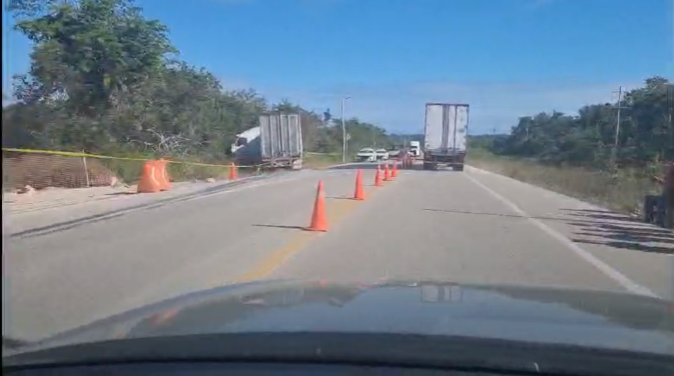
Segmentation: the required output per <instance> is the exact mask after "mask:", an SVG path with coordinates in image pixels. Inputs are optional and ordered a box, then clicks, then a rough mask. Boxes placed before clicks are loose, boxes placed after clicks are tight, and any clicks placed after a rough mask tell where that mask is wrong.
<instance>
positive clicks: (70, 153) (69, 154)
mask: <svg viewBox="0 0 674 376" xmlns="http://www.w3.org/2000/svg"><path fill="white" fill-rule="evenodd" d="M2 151H9V152H16V153H33V154H48V155H60V156H64V157H89V158H99V159H116V160H120V161H139V162H147V161H150V160H152V159H151V158H128V157H112V156H109V155H99V154H89V153H81V152H79V153H78V152H73V151H56V150H36V149H15V148H2ZM166 161H168V162H169V163H182V164H189V165H194V166H206V167H228V168H229V167H231V165H230V164H210V163H199V162H187V161H176V160H171V159H167V160H166ZM259 166H261V165H257V166H236V167H237V168H242V167H243V168H255V167H259Z"/></svg>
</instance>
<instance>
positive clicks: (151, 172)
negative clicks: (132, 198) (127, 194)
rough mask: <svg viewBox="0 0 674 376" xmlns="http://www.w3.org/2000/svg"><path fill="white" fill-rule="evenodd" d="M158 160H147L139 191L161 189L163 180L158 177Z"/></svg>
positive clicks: (146, 191) (147, 191) (156, 190)
mask: <svg viewBox="0 0 674 376" xmlns="http://www.w3.org/2000/svg"><path fill="white" fill-rule="evenodd" d="M156 162H157V161H154V160H153V161H147V162H145V164H144V165H143V172H142V174H141V175H140V181H139V182H138V188H137V189H138V193H155V192H159V191H161V188H162V186H161V182H160V181H159V179H157V172H158V171H157V163H156Z"/></svg>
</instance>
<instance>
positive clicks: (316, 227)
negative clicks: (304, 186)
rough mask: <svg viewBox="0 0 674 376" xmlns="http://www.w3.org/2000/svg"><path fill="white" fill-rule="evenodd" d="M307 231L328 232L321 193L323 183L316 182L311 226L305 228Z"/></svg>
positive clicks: (323, 198)
mask: <svg viewBox="0 0 674 376" xmlns="http://www.w3.org/2000/svg"><path fill="white" fill-rule="evenodd" d="M307 230H309V231H323V232H327V231H328V220H327V218H326V217H325V193H323V182H322V181H319V182H318V189H317V190H316V202H315V203H314V213H313V215H312V216H311V224H310V225H309V227H308V228H307Z"/></svg>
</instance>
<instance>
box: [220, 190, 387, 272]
mask: <svg viewBox="0 0 674 376" xmlns="http://www.w3.org/2000/svg"><path fill="white" fill-rule="evenodd" d="M375 190H376V189H368V188H366V189H365V194H366V198H365V201H357V200H349V199H330V198H328V199H326V200H325V201H326V208H325V209H326V217H327V220H328V225H329V226H330V227H332V226H333V225H334V224H336V223H338V222H339V221H340V220H341V219H342V218H344V217H345V216H346V215H347V214H349V213H350V212H352V211H353V210H354V209H355V208H356V207H358V205H359V204H360V203H364V202H366V201H367V199H368V198H369V197H370V195H371V194H372V192H374V191H375ZM328 231H330V228H329V229H328ZM322 234H324V233H321V232H310V231H299V232H297V233H295V234H294V235H293V236H292V237H291V238H290V240H289V241H288V243H287V244H286V245H284V246H283V247H281V248H279V249H277V250H275V251H274V252H272V253H271V254H269V256H267V257H265V258H264V259H263V260H261V261H260V262H259V263H258V264H257V265H255V267H253V268H252V269H250V270H249V271H247V272H245V273H244V274H242V275H240V276H238V277H236V278H234V280H233V283H243V282H250V281H254V280H258V279H264V278H266V277H268V276H270V275H271V274H272V273H273V272H274V271H276V269H278V268H279V267H280V266H281V265H283V264H284V263H285V262H286V261H288V259H290V257H292V256H293V255H295V254H297V253H299V252H300V251H302V250H303V249H304V248H305V247H306V246H307V244H309V242H310V241H311V240H313V239H315V238H316V237H318V236H320V235H322Z"/></svg>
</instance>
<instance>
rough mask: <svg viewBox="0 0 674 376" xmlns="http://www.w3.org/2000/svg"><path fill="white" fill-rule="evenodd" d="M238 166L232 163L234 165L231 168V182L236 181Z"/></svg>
mask: <svg viewBox="0 0 674 376" xmlns="http://www.w3.org/2000/svg"><path fill="white" fill-rule="evenodd" d="M236 177H237V176H236V165H235V164H234V163H233V162H232V165H231V166H230V167H229V180H236Z"/></svg>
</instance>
